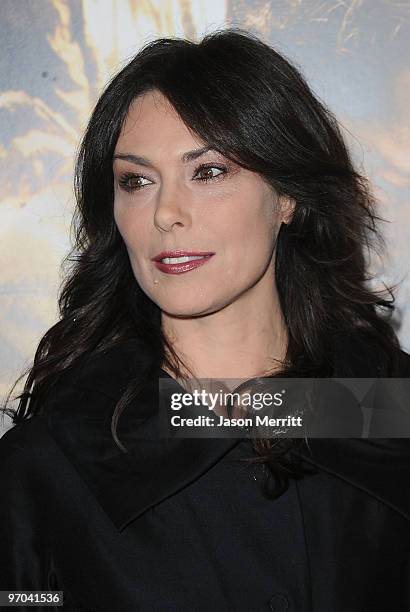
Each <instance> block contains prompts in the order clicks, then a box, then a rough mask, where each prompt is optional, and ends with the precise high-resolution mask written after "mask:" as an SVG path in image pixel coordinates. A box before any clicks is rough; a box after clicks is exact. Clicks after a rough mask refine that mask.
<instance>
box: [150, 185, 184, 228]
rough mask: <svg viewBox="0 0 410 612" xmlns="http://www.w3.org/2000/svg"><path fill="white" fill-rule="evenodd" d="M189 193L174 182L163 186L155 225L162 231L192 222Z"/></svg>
mask: <svg viewBox="0 0 410 612" xmlns="http://www.w3.org/2000/svg"><path fill="white" fill-rule="evenodd" d="M189 206H190V202H189V193H188V192H187V190H185V191H184V189H183V188H182V187H180V186H178V185H177V184H176V182H174V183H173V184H172V185H171V184H165V182H164V183H163V185H162V186H161V189H160V190H159V192H158V197H157V203H156V207H155V212H154V225H155V227H156V228H158V229H159V230H161V231H164V232H169V231H172V229H173V228H174V226H175V225H176V226H181V227H185V226H187V225H189V224H190V222H191V217H190V213H189Z"/></svg>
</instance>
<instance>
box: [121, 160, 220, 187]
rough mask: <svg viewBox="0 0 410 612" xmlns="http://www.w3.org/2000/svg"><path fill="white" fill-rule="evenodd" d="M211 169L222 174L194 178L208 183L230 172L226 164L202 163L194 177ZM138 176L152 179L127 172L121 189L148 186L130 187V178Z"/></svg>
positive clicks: (122, 178) (123, 176) (123, 177)
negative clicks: (202, 171)
mask: <svg viewBox="0 0 410 612" xmlns="http://www.w3.org/2000/svg"><path fill="white" fill-rule="evenodd" d="M209 169H215V170H221V171H222V172H221V174H217V175H216V176H210V177H205V178H197V179H193V180H196V181H202V182H205V183H207V182H208V181H216V180H219V179H224V178H225V176H226V174H227V172H228V168H227V167H226V166H220V165H218V166H216V165H215V164H201V165H200V166H198V167H197V168H196V169H195V172H194V177H195V176H196V175H197V174H198V173H199V172H200V171H201V170H209ZM138 178H143V179H147V180H149V181H150V180H151V179H150V178H149V176H144V175H143V174H134V173H133V172H125V173H124V174H123V175H122V176H121V178H120V179H119V181H118V184H119V186H120V187H121V189H124V191H128V192H130V193H131V192H133V191H140V190H141V189H143V188H144V187H147V185H141V186H140V187H130V185H129V184H128V181H129V180H130V179H138Z"/></svg>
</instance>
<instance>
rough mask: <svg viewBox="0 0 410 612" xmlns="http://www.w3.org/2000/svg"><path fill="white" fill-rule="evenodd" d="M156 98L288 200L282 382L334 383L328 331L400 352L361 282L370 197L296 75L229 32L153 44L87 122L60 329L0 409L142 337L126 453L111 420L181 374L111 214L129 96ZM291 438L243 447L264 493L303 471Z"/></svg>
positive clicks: (32, 397)
mask: <svg viewBox="0 0 410 612" xmlns="http://www.w3.org/2000/svg"><path fill="white" fill-rule="evenodd" d="M154 89H155V90H159V91H160V92H161V93H162V94H164V95H165V96H166V97H167V98H168V100H169V101H170V102H171V104H172V105H173V106H174V107H175V109H176V111H177V112H178V114H179V115H180V117H181V118H182V120H183V121H184V122H185V124H186V125H187V126H188V127H189V128H190V129H191V130H192V131H193V133H194V134H196V135H197V136H199V137H200V138H201V139H202V140H203V141H204V142H205V143H206V144H207V145H209V146H210V147H211V148H213V149H216V150H218V151H220V152H221V153H222V154H223V155H225V156H226V157H227V158H230V159H232V160H234V161H235V162H236V163H238V164H240V165H241V166H242V167H244V168H246V169H249V170H252V171H255V172H258V173H259V174H260V175H261V176H262V177H264V178H265V179H266V180H267V181H268V182H269V183H270V185H271V186H272V187H273V188H274V190H275V191H276V192H277V193H278V194H279V195H284V196H287V197H290V198H292V199H293V200H294V201H295V203H296V207H295V211H294V215H293V219H292V222H291V223H290V224H289V225H283V226H282V228H281V230H280V232H279V236H278V241H277V255H276V283H277V288H278V293H279V298H280V302H281V307H282V311H283V314H284V317H285V322H286V325H287V329H288V337H289V343H288V348H287V354H286V358H285V360H284V362H283V364H282V369H281V373H280V375H281V376H319V377H328V376H332V375H334V374H338V375H343V372H340V371H338V372H337V371H336V369H335V360H334V348H333V347H334V345H333V340H332V339H333V338H334V337H335V334H336V333H337V332H339V333H341V334H347V335H349V334H350V335H351V334H360V335H362V336H365V337H367V338H369V339H371V340H372V342H374V343H376V344H377V345H378V346H380V347H381V349H382V350H383V352H384V353H385V355H386V356H387V357H388V359H391V360H393V359H394V357H393V356H394V354H395V350H396V349H397V348H398V347H399V343H398V339H397V336H396V334H395V332H394V330H393V328H392V325H391V324H390V322H389V321H388V320H387V318H386V317H384V316H382V315H383V313H384V312H389V311H390V312H391V311H392V310H393V308H394V307H393V301H394V298H393V294H392V291H391V290H386V293H385V292H377V291H375V290H371V289H370V287H369V286H368V282H367V281H368V280H369V277H368V274H367V267H368V259H367V257H368V254H369V252H370V249H371V248H376V249H378V248H379V247H380V246H381V245H382V243H383V240H382V238H381V235H380V232H379V230H378V229H377V227H376V222H377V221H379V220H380V218H379V217H378V216H377V215H376V212H375V201H374V198H373V196H372V194H371V191H370V188H369V185H368V182H367V180H366V179H365V178H364V177H363V176H362V175H361V174H359V173H358V171H357V170H356V169H355V168H354V167H353V164H352V161H351V158H350V155H349V152H348V150H347V147H346V145H345V143H344V139H343V137H342V134H341V131H340V128H339V125H338V123H337V121H336V119H335V118H334V116H333V115H332V113H331V112H330V111H329V110H328V109H327V108H326V107H325V105H324V104H323V103H321V102H320V101H319V100H318V99H317V98H316V97H315V96H314V95H313V93H312V91H311V90H310V88H309V86H308V85H307V83H306V81H305V79H304V78H303V77H302V75H301V74H300V72H299V71H298V69H297V68H296V67H295V66H293V65H292V64H291V63H290V62H289V61H288V60H287V59H286V58H285V57H283V56H282V55H281V54H279V53H278V52H276V51H275V50H273V49H272V48H271V47H270V46H268V45H267V44H265V43H264V42H262V41H261V40H259V39H258V38H257V37H256V36H255V35H253V34H251V33H249V32H247V31H244V30H242V29H239V28H231V29H225V30H220V31H216V32H213V33H211V34H208V35H207V36H205V37H204V38H203V39H202V41H201V42H199V43H194V42H191V41H188V40H183V39H175V38H161V39H158V40H155V41H153V42H151V43H149V44H147V45H145V46H144V47H143V49H142V50H141V51H139V52H138V53H137V55H136V56H135V57H134V58H133V59H132V60H131V61H130V62H129V63H128V64H127V65H126V66H125V68H123V69H122V70H121V71H120V72H119V74H117V75H116V76H115V78H113V80H112V81H111V82H110V83H109V85H108V86H107V87H106V89H105V91H104V92H103V94H102V95H101V97H100V99H99V100H98V102H97V104H96V106H95V109H94V111H93V113H92V116H91V119H90V122H89V124H88V127H87V130H86V132H85V135H84V138H83V140H82V144H81V147H80V151H79V155H78V161H77V167H76V177H75V189H76V196H77V208H76V212H75V215H74V218H73V222H74V228H75V245H74V247H73V249H72V251H71V252H70V253H69V255H68V256H67V258H66V261H65V262H64V265H65V264H66V263H69V264H70V268H69V272H68V274H67V278H66V280H65V281H64V284H63V286H62V289H61V292H60V295H59V301H58V303H59V310H60V320H59V321H58V322H57V323H56V324H55V325H53V327H51V328H50V329H49V330H48V331H47V332H46V333H45V334H44V336H43V337H42V339H41V341H40V343H39V346H38V348H37V351H36V353H35V358H34V362H33V366H32V367H31V369H29V375H28V377H27V380H26V383H25V387H24V391H23V393H22V394H21V395H19V396H17V397H18V398H19V399H20V402H19V406H18V408H17V409H16V410H13V411H10V410H9V413H12V418H13V422H14V423H19V422H21V421H23V420H25V419H27V418H29V417H32V416H34V415H36V414H41V413H42V412H43V411H44V410H45V406H46V401H45V399H46V397H47V396H48V395H49V394H50V392H51V390H52V388H53V386H54V385H55V384H56V382H57V380H58V379H59V378H60V376H61V375H62V374H63V373H64V372H65V371H67V370H69V369H71V368H74V367H76V366H77V365H78V364H79V363H80V361H81V359H83V358H84V357H85V356H92V357H95V355H97V354H99V353H101V352H105V351H107V350H108V349H110V348H111V347H114V346H115V345H116V344H118V343H119V342H121V341H124V340H128V339H130V338H135V339H138V340H139V341H140V342H141V346H142V347H143V350H144V351H145V352H146V355H147V361H146V364H147V365H146V367H145V369H144V371H140V372H138V377H137V378H136V379H135V380H133V381H132V383H131V384H130V386H129V388H128V389H127V390H126V392H125V393H124V394H123V395H122V397H121V398H120V401H119V402H118V403H117V405H116V407H115V410H114V413H113V418H112V434H113V436H114V439H115V440H116V443H117V444H118V445H119V446H120V447H121V448H122V449H123V450H126V449H125V447H124V446H122V443H121V441H120V440H119V439H118V437H117V434H116V429H117V421H118V417H119V415H120V413H121V412H122V411H123V410H124V408H125V407H126V406H127V405H129V403H130V402H131V400H132V399H134V398H135V397H136V396H137V395H138V393H139V392H140V391H141V390H142V388H143V387H144V383H146V382H147V381H149V380H153V379H154V377H155V376H157V375H158V369H159V367H160V366H161V364H162V365H163V364H166V366H167V367H168V369H170V370H171V371H173V372H174V373H175V375H176V376H178V377H181V365H182V361H181V360H180V359H179V357H178V355H177V354H176V353H175V351H174V349H173V347H172V345H171V344H170V343H169V342H168V340H167V338H166V337H165V335H164V334H163V332H162V329H161V313H160V309H159V307H158V306H157V305H156V304H154V303H153V302H152V301H151V300H150V299H149V298H148V297H147V296H146V295H145V293H143V291H142V290H141V288H140V287H139V286H138V284H137V283H136V281H135V277H134V275H133V272H132V269H131V265H130V261H129V257H128V254H127V251H126V248H125V245H124V242H123V240H122V238H121V236H120V234H119V232H118V229H117V227H116V224H115V221H114V216H113V171H112V157H113V153H114V148H115V145H116V142H117V139H118V137H119V134H120V131H121V127H122V125H123V123H124V120H125V118H126V115H127V112H128V110H129V107H130V105H131V103H132V101H133V100H134V99H135V98H136V97H137V96H140V95H142V94H144V93H146V92H147V91H150V90H154ZM387 294H388V295H387ZM26 374H27V372H25V373H24V374H23V375H22V376H25V375H26ZM20 378H21V377H20ZM20 378H19V379H18V380H20ZM15 384H17V383H15ZM14 386H15V385H14ZM14 386H13V389H14ZM10 393H11V392H10ZM9 397H10V394H9ZM296 443H297V441H296V440H292V439H276V440H272V439H264V440H253V441H252V444H253V445H254V448H255V450H256V451H257V457H256V460H258V461H261V462H263V463H264V464H265V467H266V466H267V468H269V470H267V471H269V474H270V476H273V477H274V480H275V483H276V487H275V488H274V492H273V493H272V495H273V496H277V495H279V494H280V493H281V492H283V491H284V490H286V488H287V486H288V483H289V478H290V477H295V478H296V477H300V476H301V475H302V474H303V469H302V468H301V467H300V466H297V465H296V464H295V463H294V462H293V460H292V459H290V457H289V454H288V453H287V451H288V450H289V449H290V448H291V447H292V445H294V444H296Z"/></svg>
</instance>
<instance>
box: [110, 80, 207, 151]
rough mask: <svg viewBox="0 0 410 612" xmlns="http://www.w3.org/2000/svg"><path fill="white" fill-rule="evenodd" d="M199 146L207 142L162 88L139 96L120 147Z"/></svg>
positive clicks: (118, 143) (130, 109)
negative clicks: (183, 116) (193, 128)
mask: <svg viewBox="0 0 410 612" xmlns="http://www.w3.org/2000/svg"><path fill="white" fill-rule="evenodd" d="M177 143H178V144H179V145H184V146H190V145H193V144H195V145H196V146H201V145H203V144H204V143H203V141H202V140H201V139H200V138H199V137H196V136H195V135H194V134H193V133H192V132H191V131H190V130H189V129H188V128H187V126H186V125H185V123H184V122H183V121H182V119H181V117H180V116H179V115H178V113H177V111H176V110H175V108H174V107H173V106H172V104H171V103H170V102H169V100H168V99H167V98H166V97H165V96H164V95H163V94H162V93H161V92H159V91H157V90H154V91H149V92H147V93H145V94H143V95H142V96H139V97H138V98H136V99H135V100H134V101H133V102H132V104H131V106H130V108H129V111H128V113H127V117H126V120H125V122H124V124H123V127H122V130H121V133H120V136H119V138H118V142H117V146H116V150H117V151H118V150H119V149H120V148H121V150H122V149H124V148H128V149H129V148H130V147H131V146H133V147H135V146H144V148H145V147H149V148H150V149H153V148H154V149H156V148H158V147H162V146H165V145H167V146H171V145H177Z"/></svg>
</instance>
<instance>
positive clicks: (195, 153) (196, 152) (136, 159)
mask: <svg viewBox="0 0 410 612" xmlns="http://www.w3.org/2000/svg"><path fill="white" fill-rule="evenodd" d="M213 150H214V149H212V147H201V148H200V149H193V150H192V151H186V153H183V154H182V155H181V161H182V162H183V163H184V164H186V163H188V162H190V161H192V160H194V159H198V157H201V155H205V153H208V151H213ZM112 159H113V161H115V160H116V159H122V160H124V161H128V162H131V163H132V164H139V165H140V166H151V167H152V166H153V163H152V162H151V161H150V160H149V159H148V158H147V157H143V156H142V155H133V154H132V153H114V155H113V158H112Z"/></svg>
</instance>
